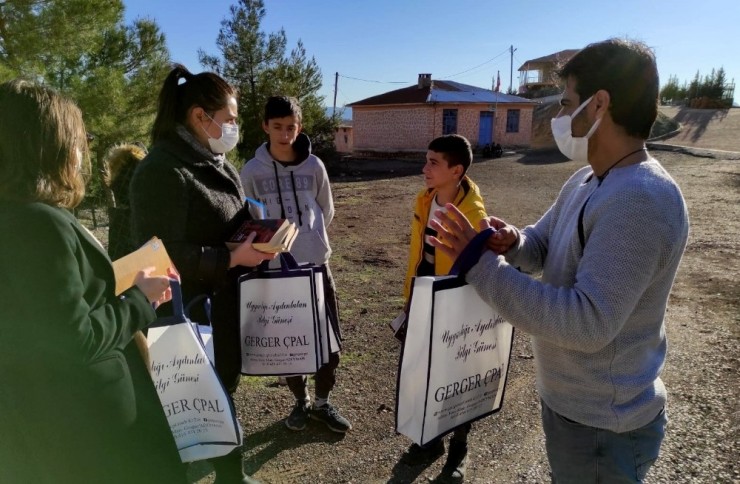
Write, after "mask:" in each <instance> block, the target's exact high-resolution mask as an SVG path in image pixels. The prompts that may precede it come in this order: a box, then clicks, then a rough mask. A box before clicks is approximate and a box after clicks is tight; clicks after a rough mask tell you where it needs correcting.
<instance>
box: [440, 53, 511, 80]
mask: <svg viewBox="0 0 740 484" xmlns="http://www.w3.org/2000/svg"><path fill="white" fill-rule="evenodd" d="M507 52H509V49H504V51H503V52H501V53H500V54H497V55H495V56H494V57H491V58H490V59H488V60H487V61H485V62H483V63H481V64H478V65H477V66H474V67H471V68H470V69H465V70H464V71H460V72H458V73H457V74H450V75H448V76H442V78H443V79H450V78H452V77H455V76H459V75H460V74H465V73H466V72H470V71H472V70H473V69H477V68H479V67H481V66H484V65H486V64H488V63H489V62H492V61H494V60H496V59H498V58H499V57H501V56H502V55H504V54H506V53H507Z"/></svg>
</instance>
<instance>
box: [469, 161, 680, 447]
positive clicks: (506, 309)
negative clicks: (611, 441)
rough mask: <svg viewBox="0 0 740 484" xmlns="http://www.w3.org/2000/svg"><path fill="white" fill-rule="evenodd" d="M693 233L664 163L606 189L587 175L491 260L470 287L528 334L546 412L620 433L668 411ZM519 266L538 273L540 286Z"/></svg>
mask: <svg viewBox="0 0 740 484" xmlns="http://www.w3.org/2000/svg"><path fill="white" fill-rule="evenodd" d="M586 202H587V203H586ZM584 203H586V208H585V210H584V212H583V217H582V235H583V240H584V245H583V247H582V246H581V241H580V239H579V230H578V225H579V213H580V212H581V209H582V207H583V206H584ZM688 232H689V221H688V214H687V210H686V204H685V202H684V200H683V196H682V195H681V191H680V190H679V188H678V186H677V185H676V183H675V182H674V180H673V179H672V178H671V177H670V175H669V174H668V173H667V172H666V171H665V170H664V169H663V167H662V166H661V165H660V163H658V161H657V160H655V159H650V160H648V161H646V162H643V163H640V164H635V165H630V166H626V167H623V168H616V169H614V170H612V171H611V172H610V173H609V174H608V176H607V177H605V178H604V179H603V182H600V181H599V179H598V178H596V177H594V176H592V171H591V167H588V166H587V167H584V168H582V169H581V170H578V171H577V172H576V173H575V174H574V175H573V176H572V177H571V178H570V180H568V181H567V182H566V184H565V185H564V186H563V188H562V190H561V192H560V194H559V195H558V198H557V200H556V201H555V203H554V204H553V205H552V206H551V207H550V209H549V210H548V211H547V212H546V213H545V215H544V216H543V217H542V218H541V219H540V220H539V221H538V222H537V223H536V224H535V225H532V226H529V227H527V228H525V229H524V230H522V231H521V232H520V237H519V241H518V243H517V245H516V246H515V247H513V248H512V249H511V250H510V251H509V252H508V253H507V254H506V258H504V257H502V256H496V254H494V253H492V252H487V253H486V254H484V255H483V256H482V257H481V259H480V261H479V263H478V264H477V265H476V266H475V267H474V268H473V269H471V270H470V272H469V273H468V275H467V281H468V282H469V283H471V284H472V285H473V286H474V287H475V288H476V289H477V291H478V292H479V294H480V295H481V297H483V298H484V299H485V300H486V301H487V302H488V303H489V304H491V306H492V307H494V308H495V309H496V310H497V311H498V312H499V313H500V314H501V315H502V316H503V317H504V318H505V319H506V320H508V321H509V322H511V323H512V324H513V325H514V326H515V327H518V328H520V329H522V330H523V331H526V332H527V333H529V334H530V335H531V336H532V345H533V348H534V355H535V363H536V368H537V390H538V391H539V394H540V396H541V398H542V399H543V400H544V401H545V403H546V404H547V405H548V406H549V407H550V408H552V409H553V410H554V411H555V412H557V413H559V414H561V415H563V416H565V417H567V418H569V419H572V420H575V421H577V422H580V423H582V424H585V425H589V426H592V427H597V428H603V429H608V430H611V431H614V432H625V431H628V430H633V429H636V428H639V427H642V426H644V425H645V424H647V423H648V422H650V421H651V420H652V419H653V418H654V417H655V416H656V415H657V414H658V412H659V411H660V409H661V408H662V407H663V406H664V405H665V403H666V390H665V387H664V386H663V382H662V381H661V379H660V374H661V371H662V369H663V364H664V362H665V355H666V336H665V328H664V322H663V320H664V316H665V309H666V304H667V301H668V295H669V292H670V290H671V286H672V285H673V280H674V277H675V274H676V270H677V268H678V264H679V262H680V260H681V256H682V254H683V251H684V248H685V247H686V241H687V238H688ZM517 267H518V268H520V269H521V270H522V271H526V272H539V271H542V277H541V280H536V279H533V278H532V277H531V276H529V275H526V274H524V273H522V272H519V271H518V270H517Z"/></svg>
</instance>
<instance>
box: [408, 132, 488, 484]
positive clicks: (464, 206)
mask: <svg viewBox="0 0 740 484" xmlns="http://www.w3.org/2000/svg"><path fill="white" fill-rule="evenodd" d="M472 161H473V152H472V150H471V148H470V143H469V142H468V140H467V139H465V138H464V137H462V136H459V135H456V134H451V135H446V136H440V137H438V138H435V139H434V140H433V141H432V142H431V143H429V147H428V151H427V155H426V163H425V164H424V168H423V170H422V172H423V173H424V183H425V185H426V188H424V189H423V190H421V191H420V192H419V194H418V195H417V196H416V205H415V208H414V218H413V220H412V221H411V243H410V246H409V264H408V271H407V273H406V280H405V283H404V297H405V299H406V307H407V308H408V303H409V296H410V295H411V280H412V279H413V278H414V277H416V276H441V275H447V274H448V273H449V271H450V269H451V268H452V264H453V263H454V262H455V261H454V260H451V259H450V258H449V257H448V256H447V255H445V254H444V253H442V252H437V251H436V250H435V248H434V246H433V245H431V243H430V242H429V238H430V237H434V236H436V235H437V232H436V230H434V229H433V228H432V227H431V226H430V222H431V220H433V219H434V212H435V211H436V210H440V209H444V206H445V204H447V203H453V204H455V206H456V207H457V208H459V209H460V211H462V212H463V213H464V214H465V216H466V217H467V219H468V220H470V223H472V224H473V226H474V227H478V223H479V222H480V220H482V219H484V218H486V209H485V207H484V205H483V198H482V197H481V195H480V191H479V190H478V186H477V185H476V184H475V183H473V180H471V179H470V178H469V177H468V176H467V175H466V172H467V171H468V168H469V167H470V165H471V163H472ZM470 427H471V425H470V424H469V423H468V424H465V425H462V426H460V427H458V428H456V429H455V430H454V432H453V436H452V439H451V440H450V445H449V451H448V453H447V461H446V462H445V465H444V468H443V469H442V475H441V476H440V477H448V478H453V479H455V480H457V481H461V480H462V479H464V477H465V471H466V468H467V464H468V461H469V458H468V445H467V440H468V433H469V432H470ZM444 451H445V448H444V441H443V439H442V437H440V438H438V439H436V440H433V441H432V442H429V443H428V444H425V445H423V446H420V445H418V444H413V445H411V447H409V448H408V449H407V450H406V452H405V453H404V455H403V457H402V460H403V461H404V462H406V463H408V464H412V465H413V464H416V463H421V462H424V461H427V462H428V461H431V460H433V459H436V458H437V457H439V456H441V455H442V454H444Z"/></svg>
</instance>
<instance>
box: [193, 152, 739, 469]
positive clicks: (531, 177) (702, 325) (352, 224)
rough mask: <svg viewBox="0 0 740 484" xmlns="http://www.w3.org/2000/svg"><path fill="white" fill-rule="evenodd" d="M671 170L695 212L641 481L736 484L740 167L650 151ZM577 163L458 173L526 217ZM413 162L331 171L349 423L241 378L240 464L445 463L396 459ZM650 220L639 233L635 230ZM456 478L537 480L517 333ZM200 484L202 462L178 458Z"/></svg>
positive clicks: (510, 159)
mask: <svg viewBox="0 0 740 484" xmlns="http://www.w3.org/2000/svg"><path fill="white" fill-rule="evenodd" d="M654 155H655V156H656V157H657V158H658V159H660V160H661V162H662V163H663V164H664V166H665V167H666V168H667V169H668V171H669V172H670V173H671V174H672V176H673V177H674V178H675V179H676V180H677V182H678V184H679V185H680V186H681V189H682V190H683V193H684V196H685V198H686V200H687V203H688V207H689V212H690V217H691V224H692V227H691V235H690V240H689V245H688V248H687V250H686V254H685V256H684V259H683V262H682V264H681V267H680V270H679V273H678V276H677V280H676V283H675V286H674V288H673V291H672V293H671V297H670V301H669V306H668V313H667V320H666V331H667V334H668V341H669V350H668V360H667V362H666V367H665V372H664V374H663V379H664V381H665V383H666V386H667V388H668V391H669V408H668V413H669V418H670V423H669V426H668V430H667V436H666V439H665V441H664V445H663V448H662V453H661V457H660V459H659V461H658V462H657V464H656V466H655V467H654V468H653V470H652V471H651V474H650V475H649V478H648V480H647V481H646V482H649V483H675V482H692V483H693V482H740V464H738V463H737V457H738V455H740V444H739V442H738V440H739V439H738V428H739V423H740V408H739V407H738V389H739V388H740V378H739V377H738V370H739V369H740V364H739V363H740V352H739V351H738V350H739V349H740V343H739V342H740V330H739V329H738V328H739V325H738V323H740V302H739V301H740V284H739V283H738V279H739V274H740V260H739V259H738V257H737V255H738V252H739V249H740V203H739V202H740V162H739V161H737V160H734V161H733V160H729V159H726V158H723V156H721V155H720V156H719V157H715V158H707V157H694V156H690V155H687V154H682V153H673V152H664V151H656V152H654ZM579 167H580V165H579V164H577V163H574V162H571V161H563V159H562V157H560V156H559V155H557V154H554V153H544V154H539V155H532V154H529V155H513V156H507V157H504V158H500V159H492V160H479V161H478V162H476V163H475V164H474V166H473V167H472V169H471V172H470V175H471V176H472V177H473V179H474V180H475V181H476V182H477V183H478V184H479V186H480V188H481V191H482V194H483V197H484V200H485V201H486V208H487V209H488V211H489V213H491V214H495V215H497V216H500V217H502V218H504V219H506V220H508V221H509V222H511V223H514V224H515V225H518V226H523V225H526V224H527V223H531V222H534V221H535V220H536V219H537V217H538V216H539V215H541V214H542V213H543V212H544V211H545V210H546V209H547V207H548V206H549V204H550V203H551V202H552V200H553V199H554V198H555V196H556V195H557V193H558V191H559V189H560V187H561V185H562V183H563V182H564V181H565V180H566V179H567V178H568V177H569V175H570V174H571V173H573V172H574V171H575V170H576V169H577V168H579ZM420 169H421V165H420V163H415V162H409V161H398V162H392V161H372V162H362V163H358V162H352V163H348V164H347V165H346V166H343V167H342V168H341V170H340V171H341V172H342V173H341V174H340V175H337V176H335V177H334V178H333V180H332V183H333V189H334V197H335V201H336V218H335V220H334V222H333V223H332V225H331V227H330V231H329V235H330V239H331V241H332V246H333V248H334V255H333V256H332V262H331V264H332V268H333V271H334V274H335V278H336V281H337V285H338V290H339V297H340V305H341V318H342V324H343V332H344V336H345V342H344V349H345V351H344V353H343V359H342V363H341V364H340V367H339V370H338V380H337V386H336V388H335V391H334V392H333V394H332V401H333V402H334V404H335V405H336V406H337V407H338V408H339V409H340V410H341V411H342V413H343V414H344V415H345V416H346V417H347V418H348V419H349V420H350V421H351V422H352V423H353V425H354V429H353V430H352V431H350V432H349V433H348V434H346V435H345V436H341V435H337V434H334V433H332V432H330V431H328V430H327V429H326V428H324V427H322V426H321V425H319V424H317V423H316V422H311V423H310V424H309V426H308V428H307V429H306V430H304V431H302V432H292V431H290V430H288V429H287V428H286V427H285V426H284V424H283V419H284V418H285V417H286V416H287V415H288V413H289V412H290V410H291V406H292V403H293V400H292V396H291V395H290V392H289V391H288V389H287V388H285V387H279V386H276V385H275V384H274V382H275V379H274V378H247V377H244V378H243V381H242V384H241V385H240V387H239V390H238V392H237V396H236V405H237V409H238V412H239V417H240V419H241V422H242V425H243V427H244V430H245V440H246V443H245V446H244V460H245V469H246V470H247V471H248V472H249V473H251V474H254V475H255V477H257V478H259V479H261V480H263V481H264V482H268V483H272V482H305V483H316V482H322V483H324V482H326V483H335V482H336V483H338V482H354V483H381V482H389V483H402V482H425V481H427V480H428V479H433V478H434V477H435V476H436V475H437V474H438V473H439V471H440V470H441V467H442V464H443V463H444V458H440V459H438V460H437V461H436V462H434V463H432V464H431V465H429V466H427V467H424V466H417V467H408V466H406V465H403V464H401V463H399V462H398V461H399V457H400V456H401V453H402V452H403V450H404V449H405V448H406V447H407V446H408V445H409V443H410V442H409V440H408V439H407V438H406V437H404V436H401V435H396V434H395V432H394V401H395V382H396V369H397V362H398V356H399V344H398V343H397V342H396V340H395V339H394V338H393V337H392V335H391V332H390V330H389V329H388V327H387V323H388V322H389V321H390V320H391V319H393V317H394V316H395V315H396V314H397V312H398V310H399V308H400V307H401V305H402V298H401V293H402V281H403V277H404V274H405V270H406V257H407V252H406V251H407V246H408V241H409V236H408V231H409V221H410V217H411V209H412V203H413V199H414V195H415V193H416V192H417V190H419V189H420V187H421V186H422V179H421V176H420V175H419V173H420ZM646 229H648V228H646ZM469 441H470V448H471V456H472V462H471V465H470V467H469V471H468V476H469V479H467V481H468V482H481V483H488V482H491V483H524V482H549V474H548V473H549V467H548V464H547V460H546V456H545V451H544V439H543V434H542V429H541V426H540V416H539V403H538V397H537V394H536V391H535V387H534V374H533V356H532V352H531V349H530V344H529V337H528V336H527V335H526V334H525V333H522V332H517V333H516V336H515V347H514V349H513V353H512V360H511V370H510V374H509V381H508V387H507V391H506V398H505V402H504V406H503V409H502V411H501V412H500V413H499V414H497V415H494V416H492V417H489V418H486V419H484V420H482V421H480V422H479V423H476V424H475V425H474V428H473V432H472V434H471V436H470V439H469ZM190 477H191V480H192V481H193V482H201V483H207V482H211V481H212V478H213V474H212V472H211V468H210V466H209V465H208V464H196V465H191V467H190Z"/></svg>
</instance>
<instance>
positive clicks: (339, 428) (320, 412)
mask: <svg viewBox="0 0 740 484" xmlns="http://www.w3.org/2000/svg"><path fill="white" fill-rule="evenodd" d="M309 414H310V416H311V418H312V419H314V420H318V421H319V422H324V423H325V424H326V426H327V427H329V429H331V430H333V431H334V432H338V433H340V434H343V433H345V432H347V431H348V430H352V424H350V423H349V420H347V419H346V418H344V417H342V416H341V415H339V412H337V409H336V408H334V406H333V405H332V404H331V403H327V404H325V405H322V406H320V407H312V408H311V411H310V412H309Z"/></svg>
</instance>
